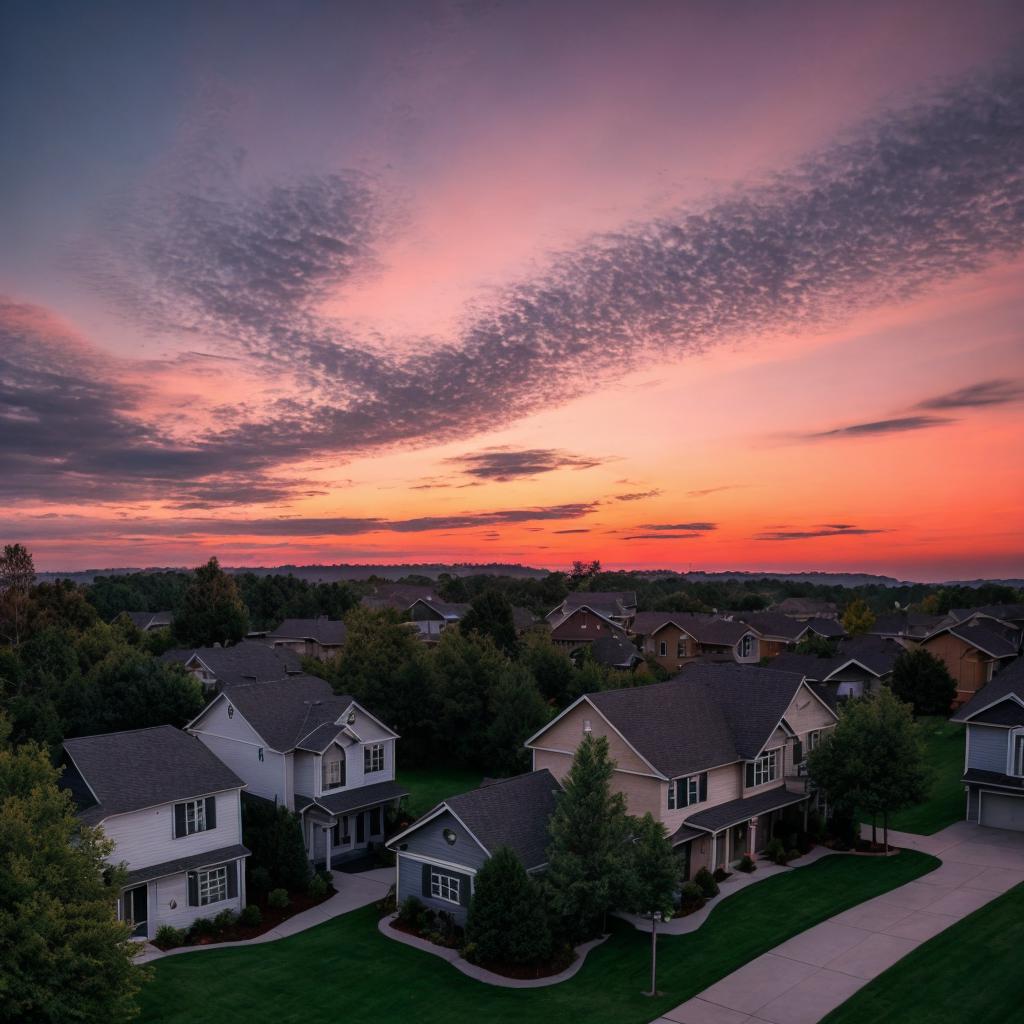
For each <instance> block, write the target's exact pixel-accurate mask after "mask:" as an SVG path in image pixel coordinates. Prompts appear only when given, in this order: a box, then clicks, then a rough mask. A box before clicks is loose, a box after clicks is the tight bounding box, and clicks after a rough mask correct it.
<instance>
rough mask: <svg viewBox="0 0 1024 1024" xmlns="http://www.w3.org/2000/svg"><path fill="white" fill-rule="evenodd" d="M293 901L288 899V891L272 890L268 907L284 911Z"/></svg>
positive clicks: (268, 898)
mask: <svg viewBox="0 0 1024 1024" xmlns="http://www.w3.org/2000/svg"><path fill="white" fill-rule="evenodd" d="M289 903H291V900H290V899H289V898H288V890H287V889H271V890H270V893H269V895H268V896H267V906H268V907H273V908H274V909H275V910H284V908H285V907H287V906H288V904H289Z"/></svg>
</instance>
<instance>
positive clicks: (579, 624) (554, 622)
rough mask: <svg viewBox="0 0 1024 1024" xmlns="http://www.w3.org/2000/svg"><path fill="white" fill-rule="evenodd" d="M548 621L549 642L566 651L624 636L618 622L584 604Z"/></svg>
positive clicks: (624, 633)
mask: <svg viewBox="0 0 1024 1024" xmlns="http://www.w3.org/2000/svg"><path fill="white" fill-rule="evenodd" d="M548 621H549V622H550V623H551V642H552V643H553V644H554V645H555V646H556V647H562V648H564V649H566V650H567V651H574V650H578V649H579V648H580V647H589V646H590V645H591V644H592V643H593V642H594V641H595V640H602V639H604V638H605V637H609V636H618V637H625V635H626V631H625V629H624V628H623V627H622V626H621V625H620V624H619V623H618V622H616V621H615V620H614V619H611V618H609V617H608V616H607V615H605V614H603V613H602V612H600V611H598V610H597V609H596V608H591V607H590V605H586V604H584V605H579V606H577V607H575V608H573V609H572V610H571V611H567V612H565V613H564V614H563V615H562V616H561V617H560V618H555V619H552V618H551V617H550V616H549V617H548Z"/></svg>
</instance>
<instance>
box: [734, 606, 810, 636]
mask: <svg viewBox="0 0 1024 1024" xmlns="http://www.w3.org/2000/svg"><path fill="white" fill-rule="evenodd" d="M741 619H742V621H743V622H745V623H746V624H747V625H748V626H750V627H751V629H753V630H754V631H755V632H757V633H759V634H760V635H761V636H763V637H767V638H778V639H781V640H785V641H787V642H788V643H795V642H796V640H797V638H798V637H799V636H800V634H801V633H802V632H803V631H804V630H805V629H806V628H807V623H806V622H801V621H800V620H799V619H791V618H790V617H789V616H788V615H782V614H781V613H780V612H745V613H744V614H743V615H742V616H741Z"/></svg>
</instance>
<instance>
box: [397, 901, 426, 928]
mask: <svg viewBox="0 0 1024 1024" xmlns="http://www.w3.org/2000/svg"><path fill="white" fill-rule="evenodd" d="M426 909H427V908H426V907H425V906H424V905H423V902H422V900H418V899H416V897H415V896H407V897H406V898H405V899H404V900H402V903H401V906H399V908H398V920H399V921H401V922H402V924H408V925H414V924H415V923H416V922H417V921H418V920H419V917H420V914H422V913H423V911H424V910H426Z"/></svg>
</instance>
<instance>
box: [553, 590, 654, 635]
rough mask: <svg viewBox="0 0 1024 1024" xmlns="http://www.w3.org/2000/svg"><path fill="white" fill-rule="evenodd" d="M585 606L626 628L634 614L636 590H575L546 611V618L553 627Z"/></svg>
mask: <svg viewBox="0 0 1024 1024" xmlns="http://www.w3.org/2000/svg"><path fill="white" fill-rule="evenodd" d="M579 608H587V609H589V610H590V611H591V612H592V613H596V614H598V615H601V616H603V617H604V618H606V619H608V620H610V621H611V622H613V623H615V625H617V626H619V627H620V628H622V629H627V628H628V627H629V626H630V625H631V624H632V622H633V617H634V616H635V615H636V591H634V590H609V591H598V590H594V591H586V590H576V591H573V592H572V593H571V594H569V595H568V596H567V597H566V598H565V600H564V601H562V602H561V603H560V604H558V605H556V606H555V607H554V608H552V609H551V611H549V612H548V614H547V616H546V618H547V620H548V622H549V623H551V628H552V629H554V628H555V627H556V626H557V625H558V624H560V623H562V622H564V621H565V620H566V619H567V618H568V617H569V616H570V615H572V613H573V612H574V611H576V610H577V609H579Z"/></svg>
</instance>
